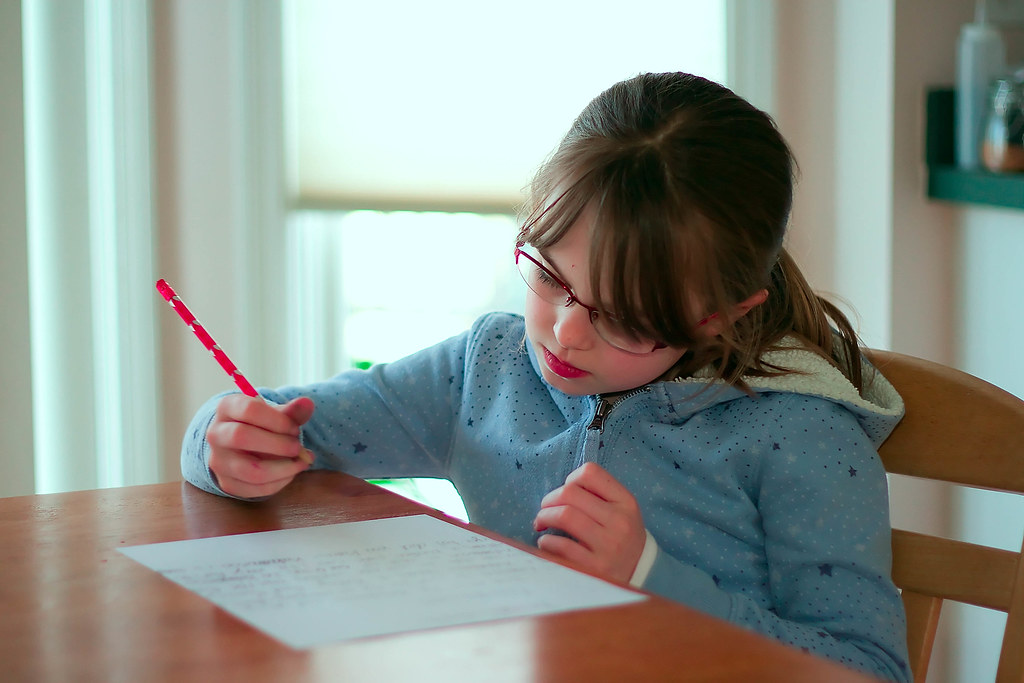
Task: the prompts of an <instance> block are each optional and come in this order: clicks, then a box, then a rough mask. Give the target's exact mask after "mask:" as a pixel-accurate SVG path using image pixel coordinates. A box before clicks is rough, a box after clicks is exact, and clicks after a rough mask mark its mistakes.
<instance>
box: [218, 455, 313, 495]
mask: <svg viewBox="0 0 1024 683" xmlns="http://www.w3.org/2000/svg"><path fill="white" fill-rule="evenodd" d="M217 462H218V466H217V467H216V468H215V467H214V452H213V451H211V453H210V470H211V471H212V472H213V473H214V475H215V477H216V480H217V484H218V485H219V486H220V488H221V490H222V491H224V492H225V493H228V494H231V495H232V496H239V497H241V498H262V497H266V496H272V495H274V494H275V493H277V492H278V491H280V490H281V489H283V488H284V487H285V486H287V485H288V484H290V483H291V481H292V479H294V478H295V476H296V475H297V474H299V473H300V472H304V471H305V470H307V469H309V464H308V463H306V462H305V461H303V460H297V459H292V458H285V459H276V460H275V459H268V458H261V457H258V456H254V455H249V454H246V453H239V454H235V455H232V456H228V457H223V456H222V457H221V459H220V460H218V461H217Z"/></svg>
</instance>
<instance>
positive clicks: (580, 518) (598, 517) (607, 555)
mask: <svg viewBox="0 0 1024 683" xmlns="http://www.w3.org/2000/svg"><path fill="white" fill-rule="evenodd" d="M792 178H793V161H792V157H791V154H790V152H789V149H788V147H787V145H786V143H785V141H784V140H783V139H782V137H781V136H780V134H779V133H778V131H777V129H776V128H775V125H774V123H773V122H772V120H771V119H770V118H769V117H768V116H767V115H766V114H764V113H763V112H761V111H758V110H757V109H755V108H754V107H752V106H751V105H749V104H748V103H747V102H745V101H744V100H743V99H741V98H739V97H737V96H736V95H735V94H733V93H732V92H731V91H729V90H727V89H726V88H724V87H722V86H720V85H717V84H715V83H712V82H710V81H707V80H705V79H702V78H699V77H696V76H691V75H687V74H680V73H673V74H647V75H641V76H638V77H636V78H633V79H631V80H628V81H625V82H623V83H619V84H617V85H615V86H613V87H612V88H610V89H609V90H607V91H606V92H604V93H602V94H601V95H599V96H598V97H597V98H596V99H595V100H594V101H593V102H591V103H590V105H589V106H587V108H586V109H585V110H584V111H583V113H582V114H580V116H579V118H578V119H577V120H576V121H575V123H574V124H573V126H572V129H571V130H570V131H569V133H568V134H567V135H566V137H565V139H564V140H563V141H562V143H561V145H560V146H559V147H558V149H557V150H556V152H555V153H554V155H553V156H552V157H551V158H550V160H549V161H548V162H547V163H545V164H544V166H543V167H542V168H541V169H540V171H539V172H538V174H537V176H536V178H535V180H534V182H533V185H532V187H531V198H530V204H529V206H528V207H527V208H528V217H527V220H526V221H525V224H524V227H523V229H522V231H521V233H520V235H519V240H518V244H517V247H516V249H515V259H516V264H517V267H518V268H519V271H520V272H521V274H522V276H523V278H524V279H525V280H526V283H527V284H528V285H529V291H528V294H527V302H526V314H525V317H519V316H515V315H510V314H492V315H488V316H484V317H483V318H481V319H480V320H478V321H477V322H476V323H475V324H474V325H473V327H472V328H471V329H470V330H468V331H467V332H466V333H464V334H462V335H461V336H458V337H455V338H452V339H450V340H448V341H445V342H443V343H441V344H438V345H437V346H435V347H432V348H429V349H426V350H424V351H421V352H419V353H417V354H414V355H412V356H409V357H407V358H405V359H403V360H400V361H398V362H395V363H391V364H386V365H379V366H376V367H373V368H371V369H370V370H368V371H350V372H345V373H342V374H340V375H338V376H337V377H334V378H332V379H330V380H327V381H324V382H320V383H317V384H313V385H310V386H305V387H285V388H281V389H279V390H276V391H269V390H264V391H263V392H262V394H263V396H264V397H266V398H267V399H269V401H271V402H273V403H274V404H275V405H268V404H266V403H264V402H263V401H261V400H258V399H250V398H248V397H245V396H242V395H240V394H232V395H228V396H225V397H215V398H214V399H212V400H211V401H210V402H209V403H207V404H206V405H205V406H204V407H203V408H202V409H201V410H200V411H199V413H198V415H197V416H196V417H195V419H194V421H193V424H192V426H191V427H190V429H189V431H188V435H187V438H186V439H185V443H184V446H183V450H182V467H183V470H184V473H185V476H186V477H187V478H188V479H189V481H191V482H192V483H194V484H196V485H197V486H199V487H201V488H204V489H206V490H207V491H211V492H214V493H219V494H222V495H223V494H226V495H232V496H238V497H245V498H252V497H260V496H267V495H271V494H273V493H275V492H276V491H278V490H280V489H281V488H283V487H284V486H286V485H287V484H288V483H289V482H290V481H291V480H292V479H293V478H294V477H295V476H296V475H297V474H298V473H299V472H301V471H303V470H305V469H307V467H309V465H307V463H306V459H309V458H315V462H314V464H313V467H316V468H329V469H337V470H344V471H346V472H349V473H352V474H355V475H357V476H360V477H365V478H375V477H414V476H415V477H443V478H447V479H450V480H451V481H452V482H453V483H454V484H455V486H456V487H457V489H458V490H459V492H460V493H461V495H462V497H463V499H464V501H465V504H466V509H467V511H468V512H469V515H470V518H471V519H472V520H473V521H474V522H476V523H477V524H480V525H482V526H485V527H488V528H491V529H493V530H495V531H498V532H500V533H502V534H504V535H506V536H510V537H512V538H515V539H519V540H521V541H526V542H534V543H536V544H537V545H539V546H540V548H541V549H542V550H544V551H546V552H548V553H550V554H551V555H554V556H558V557H561V558H564V559H566V560H568V561H570V562H572V563H575V564H576V565H578V566H580V567H581V568H583V569H586V570H588V571H590V572H593V573H596V574H598V575H600V576H604V577H606V578H608V579H610V580H613V581H621V582H629V583H631V584H633V585H634V586H639V587H642V588H643V589H645V590H648V591H652V592H654V593H658V594H661V595H664V596H667V597H669V598H671V599H674V600H678V601H680V602H683V603H686V604H688V605H690V606H692V607H695V608H697V609H700V610H704V611H705V612H708V613H710V614H713V615H716V616H719V617H721V618H724V619H728V620H731V621H733V622H736V623H738V624H741V625H744V626H746V627H749V628H751V629H754V630H757V631H760V632H761V633H765V634H768V635H770V636H774V637H775V638H778V639H780V640H782V641H784V642H787V643H790V644H792V645H795V646H797V647H801V648H803V649H805V650H808V651H811V652H815V653H818V654H821V655H824V656H827V657H831V658H833V659H835V660H838V661H840V662H844V663H846V664H848V665H850V666H853V667H856V668H859V669H862V670H864V671H867V672H870V673H872V674H875V675H878V676H882V677H886V678H891V679H896V680H907V679H908V677H909V674H908V669H907V663H906V651H905V626H904V616H903V611H902V606H901V602H900V597H899V594H898V592H897V590H896V588H895V587H894V585H893V584H892V582H891V580H890V578H889V572H890V567H889V564H890V545H889V543H890V541H889V520H888V502H887V489H886V479H885V473H884V471H883V469H882V466H881V464H880V462H879V460H878V457H877V453H876V451H875V448H876V446H877V445H878V444H879V443H881V441H882V440H884V439H885V437H886V436H887V435H888V434H889V432H890V431H891V430H892V429H893V427H894V426H895V425H896V423H897V422H898V421H899V419H900V417H901V415H902V410H903V406H902V401H901V400H900V398H899V396H898V395H897V394H896V392H895V391H894V390H893V388H892V387H891V385H889V384H888V383H887V382H886V381H885V379H884V378H883V377H881V375H880V374H877V373H875V372H874V371H873V370H872V369H871V368H870V367H868V366H866V365H864V364H863V361H862V360H861V356H860V353H859V350H858V346H857V341H856V337H855V335H854V333H853V330H852V329H851V326H850V324H849V322H848V321H847V320H846V319H845V318H844V317H843V315H842V314H841V313H840V312H839V311H838V310H837V309H836V308H834V307H833V306H832V305H830V304H828V303H827V302H825V301H824V300H822V299H820V298H818V297H817V296H815V295H814V294H813V293H812V292H811V291H810V290H809V288H808V285H807V283H806V282H805V280H804V279H803V277H802V276H801V275H800V272H799V271H798V270H797V268H796V266H795V265H794V263H793V261H792V260H791V259H790V257H789V256H788V254H787V253H786V251H785V249H783V248H782V242H783V236H784V233H785V228H786V224H787V221H788V215H789V210H790V205H791V200H792ZM434 256H435V258H437V259H439V260H443V259H444V258H445V256H444V245H438V247H437V253H436V254H435V255H434ZM448 267H450V268H458V267H459V266H458V263H454V262H451V263H448ZM466 286H468V287H471V286H472V283H467V285H466ZM452 294H453V296H457V295H458V292H452ZM833 328H834V329H833ZM314 405H315V407H316V409H315V411H314ZM550 532H556V533H550Z"/></svg>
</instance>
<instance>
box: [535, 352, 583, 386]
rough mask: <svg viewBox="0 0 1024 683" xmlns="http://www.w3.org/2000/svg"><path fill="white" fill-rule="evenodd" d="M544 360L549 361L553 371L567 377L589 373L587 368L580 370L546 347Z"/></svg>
mask: <svg viewBox="0 0 1024 683" xmlns="http://www.w3.org/2000/svg"><path fill="white" fill-rule="evenodd" d="M544 362H545V363H547V365H548V368H550V369H551V372H553V373H555V374H556V375H558V376H559V377H564V378H566V379H576V378H578V377H583V376H584V375H587V374H589V373H588V372H587V371H586V370H580V369H579V368H577V367H576V366H574V365H569V364H568V363H566V362H563V361H562V360H560V359H559V358H558V356H556V355H555V354H553V353H551V352H550V351H548V350H547V349H546V348H545V349H544Z"/></svg>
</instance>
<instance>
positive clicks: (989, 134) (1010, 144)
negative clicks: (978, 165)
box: [981, 69, 1024, 173]
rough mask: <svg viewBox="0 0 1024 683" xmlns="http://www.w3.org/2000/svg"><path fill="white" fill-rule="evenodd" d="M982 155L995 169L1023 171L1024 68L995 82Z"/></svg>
mask: <svg viewBox="0 0 1024 683" xmlns="http://www.w3.org/2000/svg"><path fill="white" fill-rule="evenodd" d="M981 159H982V163H984V164H985V168H987V169H988V170H990V171H993V172H996V173H1006V172H1015V171H1024V69H1021V70H1018V71H1017V72H1016V73H1015V74H1014V75H1013V76H1009V77H1006V78H1000V79H997V80H996V81H994V82H993V84H992V89H991V91H990V96H989V107H988V122H987V123H986V126H985V139H984V141H983V143H982V148H981Z"/></svg>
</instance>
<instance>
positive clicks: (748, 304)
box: [705, 289, 768, 337]
mask: <svg viewBox="0 0 1024 683" xmlns="http://www.w3.org/2000/svg"><path fill="white" fill-rule="evenodd" d="M767 300H768V290H767V289H761V290H758V291H756V292H754V293H753V294H751V295H750V296H748V297H747V298H746V299H744V300H743V301H741V302H740V303H738V304H736V305H735V306H733V308H732V311H730V313H729V319H728V321H726V324H728V323H731V322H733V321H734V320H739V319H740V318H742V317H743V316H745V315H746V314H747V313H749V312H750V309H752V308H754V307H756V306H760V305H761V304H763V303H764V302H765V301H767ZM722 324H723V323H722V319H721V316H719V315H718V314H717V313H714V314H712V315H711V316H710V317H709V318H707V319H706V322H705V325H706V328H705V329H706V330H707V334H708V336H711V337H716V336H718V335H720V334H721V333H722Z"/></svg>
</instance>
